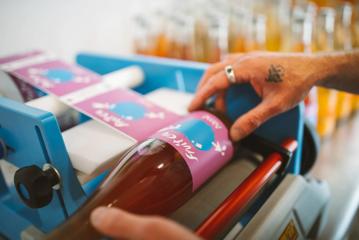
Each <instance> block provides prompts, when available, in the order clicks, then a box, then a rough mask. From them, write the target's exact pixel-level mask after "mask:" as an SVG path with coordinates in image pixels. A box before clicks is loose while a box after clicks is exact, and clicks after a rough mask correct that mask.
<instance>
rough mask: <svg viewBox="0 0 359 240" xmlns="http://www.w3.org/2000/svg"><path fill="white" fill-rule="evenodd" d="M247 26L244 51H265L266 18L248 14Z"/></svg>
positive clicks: (260, 15) (261, 15)
mask: <svg viewBox="0 0 359 240" xmlns="http://www.w3.org/2000/svg"><path fill="white" fill-rule="evenodd" d="M246 22H247V24H248V26H247V28H246V30H247V32H246V35H245V42H244V50H245V51H246V52H250V51H264V50H265V49H266V16H265V15H263V14H252V13H249V14H248V15H247V16H246Z"/></svg>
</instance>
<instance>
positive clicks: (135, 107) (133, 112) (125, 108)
mask: <svg viewBox="0 0 359 240" xmlns="http://www.w3.org/2000/svg"><path fill="white" fill-rule="evenodd" d="M92 107H93V108H94V109H107V110H109V111H111V112H112V113H114V114H116V115H118V116H120V117H121V118H123V119H126V120H130V121H132V120H140V119H143V118H145V117H147V118H150V119H164V118H165V114H164V112H148V109H147V108H146V107H145V106H143V105H142V104H138V103H136V102H132V101H125V102H118V103H116V104H110V103H106V102H105V103H101V102H94V103H92Z"/></svg>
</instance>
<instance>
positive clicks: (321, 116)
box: [315, 7, 337, 138]
mask: <svg viewBox="0 0 359 240" xmlns="http://www.w3.org/2000/svg"><path fill="white" fill-rule="evenodd" d="M334 26H335V10H334V8H330V7H323V8H320V10H319V12H318V16H317V21H316V30H315V44H316V50H317V51H333V50H334ZM317 90H318V123H317V131H318V133H319V136H321V137H322V138H323V137H327V136H329V135H330V134H332V133H333V131H334V130H335V123H336V105H337V91H335V90H331V89H327V88H321V87H318V88H317Z"/></svg>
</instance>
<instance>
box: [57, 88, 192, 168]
mask: <svg viewBox="0 0 359 240" xmlns="http://www.w3.org/2000/svg"><path fill="white" fill-rule="evenodd" d="M145 97H146V98H147V99H149V100H150V101H152V102H153V103H155V104H157V105H160V106H162V107H163V108H166V109H168V110H169V111H172V112H176V113H177V114H179V115H184V114H186V113H187V107H188V105H189V103H190V101H191V100H192V98H193V95H192V94H188V93H183V92H179V91H175V90H171V89H166V88H161V89H158V90H155V91H153V92H151V93H149V94H147V95H145ZM62 136H63V139H64V141H65V145H66V148H67V152H68V154H69V156H70V159H71V162H72V165H73V166H74V168H75V169H76V170H78V171H80V172H82V173H84V174H86V175H93V174H94V172H97V171H100V170H101V169H102V167H103V166H104V165H106V164H107V163H109V162H110V161H111V160H112V159H114V158H116V157H118V156H119V155H121V154H122V153H123V152H124V151H125V150H127V149H128V148H129V147H131V146H132V145H133V144H135V143H136V142H135V141H133V140H130V139H129V138H128V137H126V136H125V135H122V134H121V133H119V132H116V131H114V130H113V129H110V127H108V126H106V125H104V124H103V123H99V122H97V121H95V120H90V121H88V122H86V123H84V124H80V125H77V126H75V127H73V128H71V129H69V130H67V131H64V132H63V133H62Z"/></svg>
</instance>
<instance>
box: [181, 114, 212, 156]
mask: <svg viewBox="0 0 359 240" xmlns="http://www.w3.org/2000/svg"><path fill="white" fill-rule="evenodd" d="M176 130H177V131H179V132H181V133H182V134H183V135H185V136H186V138H187V139H188V140H189V141H190V142H191V143H192V145H193V146H194V147H195V148H197V149H198V150H202V151H208V150H210V149H211V148H212V143H213V142H214V140H215V136H214V132H213V130H212V128H211V126H209V125H208V124H207V123H205V122H203V121H201V120H198V119H189V120H187V121H184V122H182V123H181V126H180V127H179V128H178V129H176Z"/></svg>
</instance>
